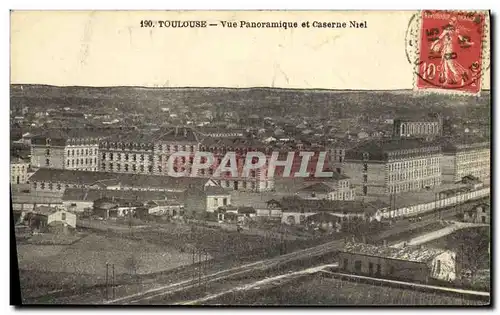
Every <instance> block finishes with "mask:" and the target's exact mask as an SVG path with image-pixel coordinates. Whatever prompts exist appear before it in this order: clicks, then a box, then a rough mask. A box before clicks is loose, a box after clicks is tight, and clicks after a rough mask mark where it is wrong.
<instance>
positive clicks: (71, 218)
mask: <svg viewBox="0 0 500 315" xmlns="http://www.w3.org/2000/svg"><path fill="white" fill-rule="evenodd" d="M63 213H64V214H66V219H65V220H64V221H63V220H62V215H63ZM54 221H56V222H57V221H61V222H65V223H66V224H68V225H69V226H72V227H76V215H74V214H73V213H71V212H68V211H57V212H54V213H51V214H50V215H49V217H48V221H47V224H50V223H51V222H54Z"/></svg>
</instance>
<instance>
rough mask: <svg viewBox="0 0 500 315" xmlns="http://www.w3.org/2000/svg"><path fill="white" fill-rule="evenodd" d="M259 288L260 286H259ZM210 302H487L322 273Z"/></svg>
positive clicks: (388, 303)
mask: <svg viewBox="0 0 500 315" xmlns="http://www.w3.org/2000/svg"><path fill="white" fill-rule="evenodd" d="M257 289H258V288H257ZM204 304H210V305H217V304H223V305H228V304H229V305H356V306H359V305H380V306H383V305H486V302H482V301H476V300H466V299H462V298H458V297H451V296H446V295H442V294H437V293H426V292H419V291H412V290H407V289H401V288H393V287H387V286H376V285H370V284H365V283H356V282H350V281H345V280H339V279H331V278H326V277H323V276H322V275H320V274H319V275H316V276H311V277H309V278H299V279H297V281H292V282H288V283H285V284H284V285H280V286H274V287H271V288H269V289H267V290H265V291H264V290H247V291H240V292H237V293H235V294H228V295H224V296H221V297H219V298H217V299H214V300H211V301H208V302H205V303H204Z"/></svg>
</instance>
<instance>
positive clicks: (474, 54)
mask: <svg viewBox="0 0 500 315" xmlns="http://www.w3.org/2000/svg"><path fill="white" fill-rule="evenodd" d="M421 14H422V15H421V21H422V22H421V29H420V47H419V48H420V49H419V56H418V57H419V62H418V69H416V74H417V77H416V89H417V90H424V89H440V90H454V91H457V92H462V93H472V94H476V93H479V92H480V91H481V76H482V71H483V66H482V65H483V62H482V61H483V60H482V57H483V56H482V52H483V47H482V45H483V35H484V24H485V14H484V13H478V12H461V11H431V10H426V11H422V13H421Z"/></svg>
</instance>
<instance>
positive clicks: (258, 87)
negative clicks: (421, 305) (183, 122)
mask: <svg viewBox="0 0 500 315" xmlns="http://www.w3.org/2000/svg"><path fill="white" fill-rule="evenodd" d="M10 86H11V87H12V86H46V87H55V88H95V89H109V88H140V89H150V90H161V89H165V90H166V89H170V90H176V89H177V90H185V89H218V90H257V89H268V90H292V91H293V90H300V91H303V90H313V91H346V92H347V91H366V92H390V91H395V92H403V91H409V92H412V91H414V90H413V89H412V88H398V89H361V88H358V89H334V88H287V87H271V86H252V87H226V86H218V87H207V86H178V87H173V86H141V85H107V86H92V85H54V84H43V83H40V84H39V83H10ZM481 91H488V92H489V91H490V89H482V90H481Z"/></svg>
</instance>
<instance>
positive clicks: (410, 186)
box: [386, 178, 441, 194]
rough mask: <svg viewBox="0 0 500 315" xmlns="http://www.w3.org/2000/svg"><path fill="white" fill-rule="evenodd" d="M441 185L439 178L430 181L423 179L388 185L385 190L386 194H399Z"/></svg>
mask: <svg viewBox="0 0 500 315" xmlns="http://www.w3.org/2000/svg"><path fill="white" fill-rule="evenodd" d="M440 184H441V179H440V178H431V179H425V180H421V181H413V182H409V183H401V184H395V185H389V186H388V187H387V189H386V191H387V192H388V193H391V194H393V193H400V192H405V191H412V190H419V189H423V188H425V187H431V186H436V185H440Z"/></svg>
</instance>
